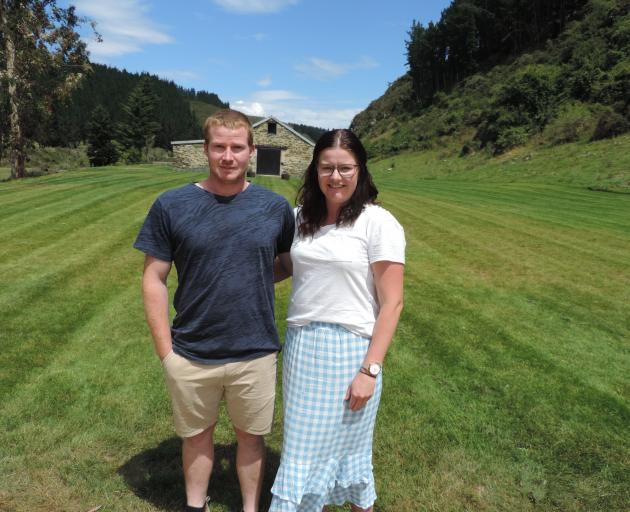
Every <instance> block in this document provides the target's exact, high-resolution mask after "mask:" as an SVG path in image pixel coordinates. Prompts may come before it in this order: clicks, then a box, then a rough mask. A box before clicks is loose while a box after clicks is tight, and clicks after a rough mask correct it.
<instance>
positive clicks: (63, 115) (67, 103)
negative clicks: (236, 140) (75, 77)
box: [38, 64, 228, 149]
mask: <svg viewBox="0 0 630 512" xmlns="http://www.w3.org/2000/svg"><path fill="white" fill-rule="evenodd" d="M92 68H93V69H92V72H91V73H90V74H89V75H88V76H86V77H85V79H84V80H83V82H82V83H81V85H80V86H79V87H78V88H77V90H76V91H74V93H73V94H72V95H71V96H69V97H68V98H67V99H65V100H64V101H60V102H56V103H55V104H54V105H52V110H53V118H52V120H51V124H50V126H49V127H47V129H46V130H45V133H43V134H42V137H41V139H38V140H39V141H40V142H41V143H42V144H46V145H59V146H71V145H76V144H78V143H79V142H81V141H84V140H86V138H87V130H88V123H89V120H90V113H91V112H92V111H93V110H94V109H95V108H96V106H97V105H102V106H103V107H104V108H105V110H107V112H108V113H109V115H110V117H111V119H112V122H113V123H114V124H117V123H119V122H121V121H122V119H123V117H124V112H123V110H122V108H121V107H122V105H123V104H124V103H125V102H126V101H127V98H128V97H129V95H130V94H131V92H132V91H133V90H134V88H135V87H137V85H138V84H139V83H140V82H141V81H143V80H145V81H148V82H149V83H150V84H151V89H152V90H153V92H154V93H155V94H156V95H157V97H158V102H157V104H156V107H155V108H156V119H157V121H158V122H159V123H160V129H159V131H158V132H157V133H156V136H155V145H156V146H159V147H163V148H165V149H168V148H170V142H171V141H173V140H189V139H200V138H201V128H200V123H199V121H198V120H197V119H196V117H195V115H194V114H193V112H192V109H191V105H190V102H191V101H202V102H212V103H211V104H212V105H213V106H217V107H221V108H224V107H226V106H228V104H227V103H224V102H222V101H221V100H220V99H219V98H218V96H217V95H216V94H214V93H208V92H206V91H195V90H194V89H184V88H182V87H179V86H178V85H176V84H175V83H174V82H172V81H167V80H163V79H161V78H158V77H157V76H155V75H150V74H148V73H141V74H138V73H129V72H127V71H124V70H123V71H121V70H119V69H116V68H111V67H108V66H104V65H101V64H93V65H92Z"/></svg>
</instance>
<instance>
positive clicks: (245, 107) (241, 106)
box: [230, 100, 267, 117]
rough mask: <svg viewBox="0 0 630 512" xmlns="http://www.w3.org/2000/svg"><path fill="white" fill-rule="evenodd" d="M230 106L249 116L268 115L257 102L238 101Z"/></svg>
mask: <svg viewBox="0 0 630 512" xmlns="http://www.w3.org/2000/svg"><path fill="white" fill-rule="evenodd" d="M230 106H231V107H232V108H234V109H236V110H239V111H240V112H243V114H247V115H248V116H259V117H265V116H266V115H267V114H266V113H265V107H263V106H262V105H261V104H260V103H257V102H255V101H244V100H238V101H235V102H234V103H230Z"/></svg>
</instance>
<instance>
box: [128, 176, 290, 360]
mask: <svg viewBox="0 0 630 512" xmlns="http://www.w3.org/2000/svg"><path fill="white" fill-rule="evenodd" d="M293 231H294V218H293V213H292V210H291V207H290V206H289V203H288V202H287V200H286V199H284V198H283V197H282V196H280V195H278V194H275V193H274V192H271V191H270V190H268V189H266V188H263V187H260V186H257V185H254V184H251V183H250V185H249V186H248V187H247V188H246V189H245V190H244V191H243V192H241V193H239V194H237V195H235V196H231V197H222V196H215V195H214V194H212V193H209V192H207V191H206V190H204V189H202V188H200V187H198V186H196V185H195V184H192V183H191V184H188V185H186V186H184V187H181V188H177V189H174V190H170V191H168V192H165V193H163V194H162V195H160V196H159V197H158V198H157V200H156V201H155V203H153V206H152V207H151V209H150V210H149V214H148V215H147V218H146V220H145V222H144V225H143V226H142V228H141V230H140V233H139V234H138V238H137V239H136V242H135V243H134V247H135V248H136V249H139V250H141V251H142V252H144V253H146V254H148V255H150V256H153V257H155V258H158V259H160V260H163V261H172V262H173V263H174V264H175V268H176V269H177V278H178V285H177V291H176V292H175V298H174V301H173V304H174V306H175V311H176V315H175V318H174V319H173V325H172V327H171V332H172V337H173V350H174V351H175V353H177V354H179V355H181V356H183V357H185V358H187V359H191V360H194V361H199V362H201V363H206V364H218V363H227V362H230V361H245V360H249V359H255V358H257V357H261V356H264V355H266V354H268V353H270V352H274V351H277V350H279V349H280V343H279V339H278V333H277V331H276V325H275V317H274V286H273V261H274V258H275V256H276V255H277V254H279V253H283V252H289V249H290V248H291V243H292V242H293Z"/></svg>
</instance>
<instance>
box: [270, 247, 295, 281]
mask: <svg viewBox="0 0 630 512" xmlns="http://www.w3.org/2000/svg"><path fill="white" fill-rule="evenodd" d="M292 275H293V262H292V261H291V255H290V254H289V253H288V252H282V253H280V254H278V256H276V259H275V260H274V262H273V282H274V283H278V282H280V281H284V280H285V279H286V278H287V277H291V276H292Z"/></svg>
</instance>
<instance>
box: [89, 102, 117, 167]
mask: <svg viewBox="0 0 630 512" xmlns="http://www.w3.org/2000/svg"><path fill="white" fill-rule="evenodd" d="M113 135H114V125H113V123H112V120H111V118H110V117H109V114H108V113H107V110H105V109H104V108H103V106H101V105H98V106H97V107H96V108H95V109H94V111H93V112H92V118H91V119H90V122H89V124H88V150H87V155H88V158H89V159H90V165H92V166H95V167H99V166H102V165H111V164H115V163H116V161H117V160H118V151H116V147H115V146H114V143H113V142H112V138H113Z"/></svg>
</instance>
